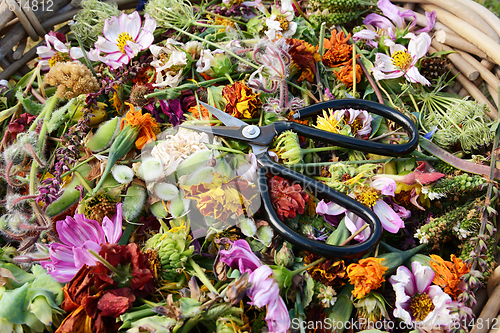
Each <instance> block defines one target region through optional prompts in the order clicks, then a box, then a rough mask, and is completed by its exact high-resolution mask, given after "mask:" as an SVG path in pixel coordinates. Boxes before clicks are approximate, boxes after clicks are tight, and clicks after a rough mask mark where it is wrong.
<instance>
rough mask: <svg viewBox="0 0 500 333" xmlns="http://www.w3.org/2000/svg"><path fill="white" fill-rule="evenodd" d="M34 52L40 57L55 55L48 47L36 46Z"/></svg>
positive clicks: (47, 57)
mask: <svg viewBox="0 0 500 333" xmlns="http://www.w3.org/2000/svg"><path fill="white" fill-rule="evenodd" d="M36 54H38V56H39V57H40V58H46V59H50V58H52V57H53V56H55V55H56V52H55V51H54V50H52V49H51V48H50V47H47V46H39V47H37V48H36Z"/></svg>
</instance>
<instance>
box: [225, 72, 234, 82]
mask: <svg viewBox="0 0 500 333" xmlns="http://www.w3.org/2000/svg"><path fill="white" fill-rule="evenodd" d="M225 76H226V78H227V80H228V81H229V82H230V83H231V84H234V81H233V78H232V77H231V76H230V75H229V73H225Z"/></svg>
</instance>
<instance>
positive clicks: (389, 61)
mask: <svg viewBox="0 0 500 333" xmlns="http://www.w3.org/2000/svg"><path fill="white" fill-rule="evenodd" d="M406 37H409V38H410V43H409V44H408V49H406V48H405V47H404V46H403V45H401V44H394V45H392V46H391V47H390V51H391V56H388V55H387V54H384V53H377V54H376V57H375V66H374V67H373V68H372V71H373V75H374V77H375V79H376V80H377V81H379V80H385V79H395V78H399V77H401V76H403V75H404V76H405V78H406V79H407V80H408V81H410V82H413V83H421V84H423V85H426V86H429V85H430V82H429V81H428V80H427V79H426V78H425V77H423V76H422V75H421V74H420V73H419V71H418V69H417V67H415V65H416V64H417V62H418V60H419V59H420V58H422V57H423V56H425V54H426V53H427V51H428V50H429V46H430V45H431V37H430V36H429V35H428V34H427V33H422V34H420V35H418V36H415V35H414V34H408V35H407V36H406Z"/></svg>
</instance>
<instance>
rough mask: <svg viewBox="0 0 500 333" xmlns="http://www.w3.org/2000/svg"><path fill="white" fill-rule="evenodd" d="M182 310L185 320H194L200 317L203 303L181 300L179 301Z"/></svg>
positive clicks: (190, 299) (193, 300)
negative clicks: (197, 316)
mask: <svg viewBox="0 0 500 333" xmlns="http://www.w3.org/2000/svg"><path fill="white" fill-rule="evenodd" d="M179 302H180V304H181V309H182V315H181V316H182V317H183V318H192V317H194V316H196V315H198V314H199V313H200V312H201V309H200V305H201V303H200V302H198V301H197V300H195V299H192V298H187V297H185V298H181V299H180V300H179Z"/></svg>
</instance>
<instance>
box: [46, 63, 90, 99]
mask: <svg viewBox="0 0 500 333" xmlns="http://www.w3.org/2000/svg"><path fill="white" fill-rule="evenodd" d="M45 82H47V83H48V84H50V85H51V86H57V96H58V97H60V98H63V97H64V98H66V99H71V98H73V97H77V96H80V95H82V94H85V95H86V94H89V93H93V92H96V91H97V90H98V89H99V83H98V82H97V79H96V78H95V77H94V76H93V75H92V72H91V71H90V70H89V69H88V68H87V67H85V66H84V65H83V64H82V63H79V62H59V63H57V64H55V65H54V66H53V67H52V68H51V69H50V71H49V72H48V73H47V74H46V75H45Z"/></svg>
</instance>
